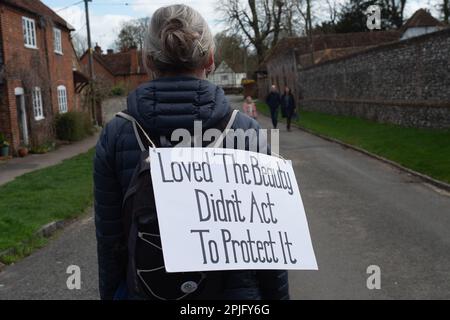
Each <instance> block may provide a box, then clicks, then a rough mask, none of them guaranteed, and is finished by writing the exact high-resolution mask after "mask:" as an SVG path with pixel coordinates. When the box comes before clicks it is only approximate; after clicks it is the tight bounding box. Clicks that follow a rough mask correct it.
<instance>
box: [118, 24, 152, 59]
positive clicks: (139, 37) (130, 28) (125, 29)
mask: <svg viewBox="0 0 450 320" xmlns="http://www.w3.org/2000/svg"><path fill="white" fill-rule="evenodd" d="M149 23H150V19H149V18H140V19H136V20H131V21H127V22H124V23H123V24H122V28H121V30H120V32H119V35H118V36H117V39H116V42H115V46H116V48H117V49H118V50H121V51H126V50H128V49H129V48H130V47H137V48H138V49H139V50H142V48H143V47H144V39H145V33H146V31H147V28H148V25H149Z"/></svg>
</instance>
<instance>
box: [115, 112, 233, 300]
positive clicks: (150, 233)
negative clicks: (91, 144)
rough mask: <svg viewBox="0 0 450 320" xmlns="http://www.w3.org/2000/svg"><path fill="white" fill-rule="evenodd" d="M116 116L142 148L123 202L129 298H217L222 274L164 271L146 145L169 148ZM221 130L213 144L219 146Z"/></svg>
mask: <svg viewBox="0 0 450 320" xmlns="http://www.w3.org/2000/svg"><path fill="white" fill-rule="evenodd" d="M236 115H237V110H235V111H233V112H231V113H230V114H228V115H227V116H226V117H224V119H223V120H222V121H220V123H219V124H218V126H217V128H216V129H219V130H221V131H223V132H224V133H225V132H227V130H228V129H230V128H231V126H232V125H233V123H234V120H235V118H236ZM116 116H117V117H120V118H123V119H126V120H128V121H130V122H131V124H132V126H133V130H134V133H135V136H136V139H137V141H138V144H139V147H140V149H141V151H142V152H141V157H140V160H139V162H138V164H137V166H136V168H135V170H134V173H133V176H132V178H131V182H130V184H129V187H128V189H127V192H126V193H125V197H124V199H123V204H122V218H123V225H124V233H125V237H126V238H125V239H127V241H128V243H127V250H128V266H127V285H128V291H129V296H130V297H131V298H139V299H150V300H181V299H186V298H189V299H202V300H206V299H220V298H221V294H222V293H223V290H224V281H225V280H224V273H223V272H221V271H214V272H186V273H167V272H166V270H165V267H164V259H163V254H162V246H161V238H160V232H159V225H158V216H157V213H156V205H155V198H154V192H153V186H152V180H151V172H150V163H149V160H148V159H149V151H148V150H149V147H150V146H151V147H156V146H157V145H156V144H155V143H154V142H153V141H158V140H159V142H158V146H159V147H172V145H171V144H170V143H169V142H168V140H167V139H166V138H165V137H159V139H156V138H155V137H153V140H152V139H151V138H150V137H149V135H148V134H147V133H146V132H145V130H144V129H143V128H142V126H141V125H140V124H139V123H138V121H137V120H136V119H134V118H133V117H132V116H131V115H129V114H127V112H126V111H123V112H119V113H118V114H117V115H116ZM224 133H223V134H222V135H221V136H220V138H219V139H217V141H214V142H213V144H214V146H215V147H219V145H220V144H222V142H223V139H224Z"/></svg>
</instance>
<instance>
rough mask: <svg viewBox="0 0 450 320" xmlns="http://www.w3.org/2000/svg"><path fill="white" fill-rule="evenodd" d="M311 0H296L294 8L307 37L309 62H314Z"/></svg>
mask: <svg viewBox="0 0 450 320" xmlns="http://www.w3.org/2000/svg"><path fill="white" fill-rule="evenodd" d="M311 2H312V1H311V0H296V8H297V12H298V13H299V15H300V16H301V17H302V19H303V21H304V25H305V32H306V36H307V37H308V39H309V46H310V52H311V63H314V43H313V34H312V33H313V29H312V25H313V23H312V20H313V15H312V10H313V9H312V3H311Z"/></svg>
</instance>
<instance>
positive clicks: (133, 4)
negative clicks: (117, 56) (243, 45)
mask: <svg viewBox="0 0 450 320" xmlns="http://www.w3.org/2000/svg"><path fill="white" fill-rule="evenodd" d="M316 1H317V2H318V3H320V2H323V3H326V1H325V0H316ZM339 1H341V2H345V0H339ZM43 2H44V3H45V4H47V5H48V6H49V7H50V8H52V9H53V10H55V11H57V13H58V14H59V15H60V16H62V17H63V18H64V19H66V20H67V22H69V23H70V24H71V25H72V26H74V27H75V29H76V30H77V31H76V32H77V33H80V34H82V35H86V19H85V16H84V4H83V3H80V4H77V5H73V4H75V3H76V2H79V1H77V0H43ZM408 2H409V4H408V6H407V8H406V12H405V15H406V17H409V16H410V15H411V14H412V13H414V11H415V10H417V9H419V8H421V7H426V8H431V7H433V5H434V4H435V3H436V2H437V0H409V1H408ZM175 3H185V4H188V5H190V6H191V7H193V8H195V9H197V10H198V11H199V12H200V13H201V14H202V15H203V17H205V18H206V20H207V21H208V23H209V25H210V27H211V28H212V30H213V32H214V33H216V32H220V31H221V30H222V29H223V28H224V26H223V25H221V22H220V19H221V16H220V13H218V12H217V9H216V8H217V0H191V1H185V0H176V1H171V0H93V2H91V3H90V18H91V29H92V41H93V42H98V43H99V44H100V46H102V48H103V49H105V50H106V49H107V48H109V47H111V46H112V45H113V43H114V40H115V38H116V36H117V33H118V31H119V30H120V26H121V24H122V23H123V22H125V21H128V20H131V19H135V18H140V17H144V16H151V14H152V13H153V12H154V11H155V10H156V9H157V8H159V7H161V6H164V5H169V4H175ZM71 5H73V6H71ZM69 6H70V7H69ZM66 7H68V8H66ZM433 13H434V12H433Z"/></svg>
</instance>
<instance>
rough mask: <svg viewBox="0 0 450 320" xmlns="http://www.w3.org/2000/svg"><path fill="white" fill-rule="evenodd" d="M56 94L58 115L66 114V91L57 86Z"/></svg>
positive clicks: (63, 87)
mask: <svg viewBox="0 0 450 320" xmlns="http://www.w3.org/2000/svg"><path fill="white" fill-rule="evenodd" d="M57 92H58V107H59V113H66V112H68V111H69V109H68V104H67V89H66V87H65V86H58V88H57Z"/></svg>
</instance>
